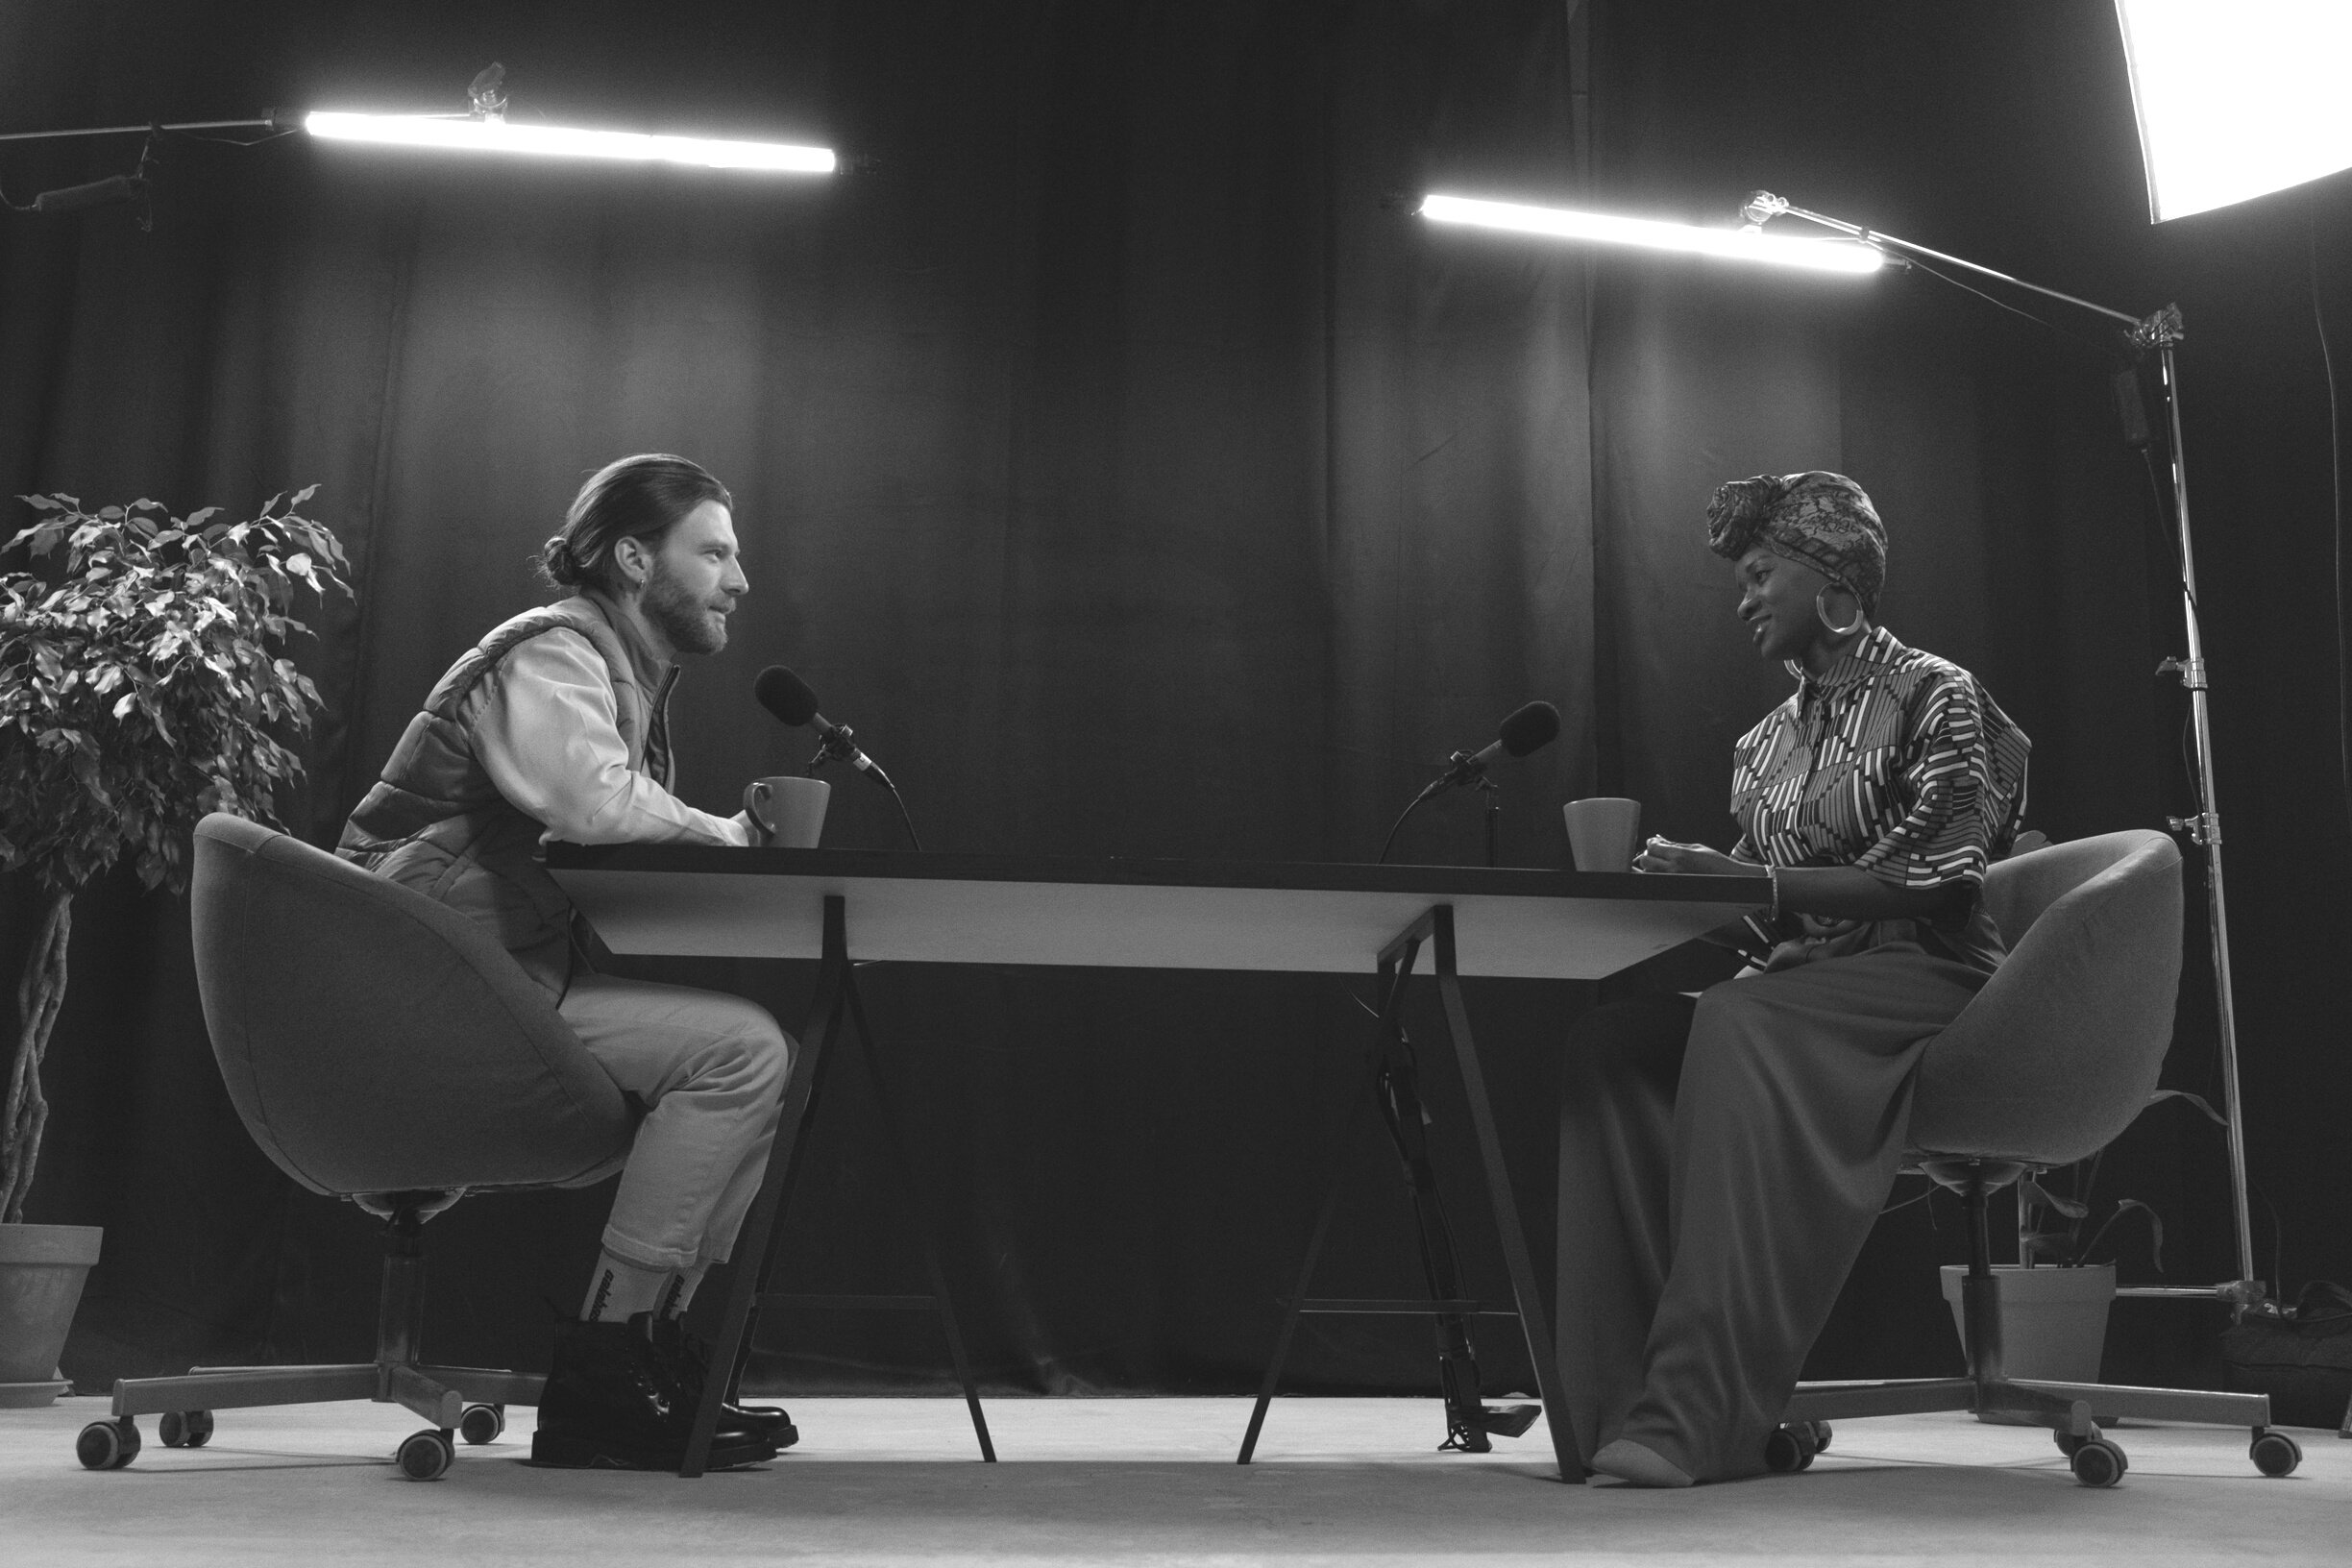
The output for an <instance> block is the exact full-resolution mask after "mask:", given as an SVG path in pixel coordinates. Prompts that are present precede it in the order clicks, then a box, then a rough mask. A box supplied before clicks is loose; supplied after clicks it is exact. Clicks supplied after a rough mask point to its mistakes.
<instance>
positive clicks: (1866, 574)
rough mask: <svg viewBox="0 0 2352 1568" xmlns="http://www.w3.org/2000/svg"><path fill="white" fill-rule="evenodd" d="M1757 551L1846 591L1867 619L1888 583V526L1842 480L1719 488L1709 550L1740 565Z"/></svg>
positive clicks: (1790, 477)
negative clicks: (1842, 586)
mask: <svg viewBox="0 0 2352 1568" xmlns="http://www.w3.org/2000/svg"><path fill="white" fill-rule="evenodd" d="M1758 545H1761V546H1763V547H1764V548H1765V549H1766V550H1769V551H1772V552H1773V553H1774V554H1775V555H1778V556H1782V557H1784V558H1786V559H1788V560H1792V561H1797V562H1799V563H1801V564H1802V565H1805V566H1809V567H1811V568H1812V569H1813V570H1814V571H1816V572H1819V573H1820V574H1821V575H1822V576H1825V577H1827V578H1829V579H1830V580H1831V581H1832V582H1840V583H1843V584H1845V585H1846V586H1847V587H1848V588H1849V589H1850V590H1852V592H1853V596H1854V598H1856V599H1858V600H1861V601H1862V611H1863V613H1864V614H1866V615H1876V614H1877V613H1878V590H1879V588H1880V587H1882V586H1883V585H1884V584H1885V582H1886V525H1885V524H1883V523H1881V522H1879V521H1878V513H1877V512H1876V510H1875V509H1874V508H1873V507H1872V505H1871V500H1870V497H1869V496H1867V495H1864V494H1863V493H1862V487H1861V486H1860V485H1858V484H1856V483H1854V481H1853V480H1851V479H1850V478H1847V477H1846V476H1845V475H1843V474H1827V473H1824V472H1823V471H1822V470H1820V469H1808V470H1807V471H1806V472H1804V473H1802V474H1783V475H1778V476H1774V475H1771V474H1759V475H1757V476H1756V477H1755V478H1752V479H1733V480H1731V481H1730V482H1729V483H1728V484H1725V485H1721V486H1718V487H1717V489H1716V491H1715V499H1714V500H1713V501H1711V502H1708V503H1707V549H1709V550H1711V551H1714V552H1715V553H1716V554H1718V555H1722V556H1725V557H1727V559H1730V560H1734V561H1736V560H1738V559H1739V558H1740V557H1741V556H1743V555H1745V554H1747V553H1748V552H1749V551H1752V550H1753V549H1755V548H1756V547H1757V546H1758Z"/></svg>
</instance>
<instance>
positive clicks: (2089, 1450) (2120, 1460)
mask: <svg viewBox="0 0 2352 1568" xmlns="http://www.w3.org/2000/svg"><path fill="white" fill-rule="evenodd" d="M2068 1463H2069V1465H2070V1467H2071V1468H2072V1470H2073V1472H2074V1479H2075V1480H2076V1481H2079V1482H2082V1483H2083V1484H2084V1485H2085V1486H2113V1485H2114V1484H2115V1483H2116V1482H2119V1481H2121V1480H2122V1479H2123V1472H2124V1471H2126V1470H2128V1469H2130V1468H2131V1461H2130V1460H2129V1459H2127V1458H2124V1457H2123V1451H2122V1450H2121V1449H2120V1448H2118V1447H2117V1446H2116V1445H2115V1444H2113V1443H2111V1442H2109V1441H2108V1440H2107V1439H2106V1438H2104V1437H2086V1438H2084V1439H2083V1442H2082V1446H2081V1447H2080V1448H2077V1449H2076V1450H2075V1451H2074V1453H2073V1455H2072V1457H2071V1458H2070V1459H2069V1461H2068Z"/></svg>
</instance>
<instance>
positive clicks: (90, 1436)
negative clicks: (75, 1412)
mask: <svg viewBox="0 0 2352 1568" xmlns="http://www.w3.org/2000/svg"><path fill="white" fill-rule="evenodd" d="M138 1451H139V1430H138V1423H137V1422H135V1421H134V1420H132V1419H131V1418H130V1417H129V1416H127V1415H126V1416H123V1417H121V1418H120V1419H118V1420H113V1421H92V1422H91V1423H90V1424H89V1425H88V1426H86V1427H84V1428H83V1429H82V1435H81V1436H79V1437H76V1438H75V1439H74V1458H77V1459H80V1460H81V1461H82V1468H83V1469H85V1470H120V1469H121V1468H122V1467H123V1466H124V1465H126V1464H129V1463H130V1462H131V1461H132V1460H133V1459H135V1458H138Z"/></svg>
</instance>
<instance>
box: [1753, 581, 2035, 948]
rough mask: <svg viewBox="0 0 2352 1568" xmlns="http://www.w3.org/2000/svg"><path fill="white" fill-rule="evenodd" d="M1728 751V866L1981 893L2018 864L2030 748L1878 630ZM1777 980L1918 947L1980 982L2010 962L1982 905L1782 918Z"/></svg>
mask: <svg viewBox="0 0 2352 1568" xmlns="http://www.w3.org/2000/svg"><path fill="white" fill-rule="evenodd" d="M1789 672H1790V674H1794V675H1795V676H1797V679H1798V688H1797V691H1796V693H1795V694H1794V695H1793V696H1791V697H1790V698H1789V699H1788V700H1787V701H1786V702H1783V703H1782V704H1781V705H1780V706H1779V707H1777V708H1776V709H1774V710H1773V711H1772V713H1771V714H1770V715H1768V716H1767V717H1766V718H1765V720H1764V722H1763V723H1760V724H1758V725H1756V726H1755V728H1753V729H1752V730H1750V731H1749V732H1748V733H1747V734H1746V735H1744V736H1742V737H1741V738H1740V741H1739V744H1738V746H1737V747H1734V748H1733V754H1732V770H1731V815H1732V816H1733V817H1735V818H1737V819H1738V821H1739V824H1740V828H1741V833H1740V841H1739V843H1738V845H1735V846H1734V847H1733V849H1732V851H1731V853H1732V854H1733V855H1734V856H1736V857H1738V858H1739V859H1742V860H1748V861H1753V862H1756V863H1759V864H1769V865H1774V866H1858V867H1860V868H1861V869H1862V870H1866V871H1869V872H1870V873H1871V874H1873V875H1874V876H1876V877H1878V878H1880V879H1881V880H1882V881H1886V882H1891V883H1893V884H1895V885H1896V886H1898V887H1904V888H1937V887H1944V886H1947V885H1948V884H1951V883H1955V882H1966V883H1968V884H1970V885H1971V886H1972V887H1973V886H1975V885H1979V884H1981V883H1982V882H1983V880H1984V872H1985V867H1986V866H1987V865H1988V864H1989V863H1990V862H1992V861H1994V860H1997V859H1998V858H2000V857H2001V856H2002V855H2005V854H2007V853H2008V852H2009V845H2010V843H2011V841H2012V840H2014V839H2015V838H2016V837H2017V830H2018V822H2019V819H2020V818H2021V817H2022V816H2023V814H2024V810H2025V761H2026V753H2027V751H2028V750H2029V749H2030V748H2031V747H2032V745H2033V743H2032V742H2031V741H2029V740H2028V739H2027V738H2026V736H2025V732H2024V731H2023V730H2021V729H2020V728H2018V727H2017V725H2016V724H2015V723H2011V721H2010V719H2009V716H2008V715H2007V714H2005V713H2003V712H2001V710H2000V707H1999V704H1997V703H1996V702H1995V701H1994V700H1993V698H1992V695H1991V694H1990V693H1988V692H1987V691H1986V690H1985V689H1984V687H1983V685H1982V684H1980V683H1979V682H1978V681H1977V679H1976V677H1975V676H1973V675H1972V674H1969V673H1968V672H1967V671H1965V670H1963V669H1961V668H1960V667H1959V666H1958V665H1956V664H1953V663H1951V662H1950V661H1949V660H1947V659H1939V658H1937V657H1936V656H1935V655H1934V654H1932V653H1923V652H1920V651H1919V650H1917V649H1910V648H1905V647H1904V646H1903V645H1902V644H1901V643H1899V642H1898V641H1897V640H1896V639H1895V637H1894V636H1893V635H1892V634H1891V633H1889V632H1888V631H1887V630H1886V629H1885V628H1884V627H1881V626H1874V627H1872V628H1871V630H1870V631H1869V632H1868V633H1866V634H1865V635H1864V636H1863V637H1862V638H1861V639H1860V640H1858V641H1857V642H1855V644H1854V645H1853V646H1852V647H1851V648H1850V649H1848V650H1847V651H1846V653H1845V655H1844V656H1843V657H1841V658H1840V659H1839V660H1838V662H1837V663H1836V664H1835V665H1833V666H1832V667H1831V668H1830V669H1829V670H1828V671H1827V672H1826V673H1825V674H1821V675H1809V674H1806V673H1805V670H1804V667H1803V666H1802V665H1801V664H1798V663H1795V662H1791V664H1790V665H1789ZM1770 935H1771V936H1773V937H1774V939H1775V940H1776V941H1778V942H1780V943H1783V944H1784V946H1783V948H1782V949H1781V950H1780V951H1779V952H1777V953H1776V955H1775V956H1776V964H1775V967H1780V966H1783V965H1786V964H1789V963H1798V962H1803V961H1804V960H1806V959H1809V958H1823V957H1832V956H1837V955H1840V954H1845V953H1853V952H1861V951H1863V950H1865V949H1867V948H1871V947H1874V946H1877V945H1879V944H1880V943H1886V942H1916V943H1919V944H1920V945H1921V946H1923V947H1925V948H1927V949H1928V950H1929V951H1930V952H1935V953H1938V954H1940V955H1941V956H1944V957H1948V958H1953V959H1957V960H1958V961H1960V962H1961V963H1964V964H1967V965H1969V966H1970V967H1971V968H1980V969H1985V970H1988V971H1989V970H1991V969H1992V968H1994V966H1996V965H1997V964H1998V963H1999V962H2000V957H2001V953H2002V950H2003V949H2002V947H2001V942H2000V936H1999V934H1998V933H1997V931H1995V930H1994V928H1993V922H1992V920H1991V919H1989V918H1988V917H1987V916H1986V915H1985V914H1984V911H1983V909H1982V907H1981V905H1980V903H1979V902H1978V901H1977V900H1976V899H1974V898H1973V897H1972V898H1970V899H1968V900H1967V902H1966V904H1965V906H1961V907H1955V908H1954V909H1953V910H1952V912H1951V913H1950V914H1949V915H1946V916H1939V917H1937V918H1936V919H1933V920H1916V921H1915V920H1875V921H1863V920H1828V919H1818V918H1815V917H1812V916H1799V917H1785V918H1784V919H1783V921H1782V926H1781V928H1780V929H1779V930H1777V931H1774V932H1771V933H1770Z"/></svg>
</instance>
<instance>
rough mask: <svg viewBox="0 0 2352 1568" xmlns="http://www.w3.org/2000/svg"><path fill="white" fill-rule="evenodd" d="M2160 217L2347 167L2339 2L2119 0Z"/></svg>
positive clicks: (2345, 21)
mask: <svg viewBox="0 0 2352 1568" xmlns="http://www.w3.org/2000/svg"><path fill="white" fill-rule="evenodd" d="M2116 17H2117V20H2118V21H2119V23H2120V24H2121V26H2122V29H2123V54H2124V57H2125V59H2126V60H2127V61H2129V63H2130V66H2131V84H2132V108H2133V109H2134V110H2135V111H2136V112H2137V113H2138V115H2139V119H2140V153H2141V157H2142V158H2143V159H2144V161H2145V162H2146V165H2147V184H2148V213H2149V215H2150V216H2151V217H2152V218H2154V219H2155V221H2157V222H2158V223H2163V222H2165V221H2166V220H2167V219H2170V218H2182V217H2187V216H2188V215H2189V214H2190V213H2192V212H2203V211H2207V210H2209V209H2211V208H2217V207H2227V206H2228V205H2229V204H2230V203H2232V202H2242V201H2244V200H2246V199H2247V198H2248V197H2252V196H2260V195H2264V194H2265V193H2266V192H2269V191H2273V190H2284V189H2286V188H2287V187H2288V186H2289V185H2299V184H2303V183H2304V182H2305V181H2307V180H2316V179H2318V178H2319V177H2320V176H2321V175H2324V174H2334V173H2335V172H2336V171H2337V170H2339V169H2342V168H2347V167H2352V115H2348V114H2347V113H2346V112H2345V109H2344V81H2343V73H2344V62H2345V61H2346V60H2347V59H2352V5H2346V4H2345V0H2228V3H2227V4H2217V3H2216V0H2116Z"/></svg>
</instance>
